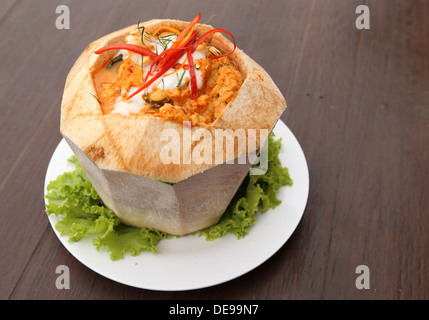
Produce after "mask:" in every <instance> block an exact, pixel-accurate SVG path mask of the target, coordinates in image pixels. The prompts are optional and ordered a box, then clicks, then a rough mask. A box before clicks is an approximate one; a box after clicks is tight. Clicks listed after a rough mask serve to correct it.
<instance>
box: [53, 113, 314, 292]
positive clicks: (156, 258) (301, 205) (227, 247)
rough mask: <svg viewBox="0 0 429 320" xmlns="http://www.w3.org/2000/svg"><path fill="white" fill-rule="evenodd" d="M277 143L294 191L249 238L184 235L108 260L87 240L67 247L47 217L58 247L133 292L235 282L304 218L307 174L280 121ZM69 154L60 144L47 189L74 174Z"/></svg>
mask: <svg viewBox="0 0 429 320" xmlns="http://www.w3.org/2000/svg"><path fill="white" fill-rule="evenodd" d="M274 133H275V135H276V138H279V137H281V138H282V148H281V151H280V155H279V157H280V160H281V162H282V164H283V166H286V167H288V168H289V173H290V175H291V177H292V179H293V182H294V184H293V186H285V187H282V188H281V189H280V192H279V194H278V197H279V199H280V200H282V203H281V204H280V205H279V206H278V207H277V208H275V209H270V210H269V211H267V212H266V213H264V214H259V215H258V216H257V220H256V224H255V225H254V226H253V227H251V229H250V230H249V234H248V235H247V236H246V237H244V238H242V239H239V240H238V239H237V238H236V237H235V236H234V235H232V234H228V235H226V236H224V237H222V238H220V239H217V240H214V241H207V240H206V239H205V237H197V236H185V237H181V238H172V239H167V240H162V241H161V242H160V243H159V244H158V246H157V247H158V249H159V251H158V252H157V253H155V254H153V253H152V252H143V253H142V254H140V255H139V256H137V257H132V256H129V255H128V256H125V258H124V259H123V260H119V261H112V260H111V259H110V256H109V253H108V252H107V251H102V250H100V251H97V249H96V248H95V246H94V245H93V244H92V240H91V239H83V240H81V241H79V242H68V237H66V236H63V237H61V236H60V235H59V233H58V232H57V230H55V223H56V222H57V218H56V216H55V215H49V216H48V217H49V220H50V223H51V225H52V227H53V229H54V231H55V233H56V234H57V236H58V238H59V239H60V241H61V242H62V244H63V245H64V246H65V247H66V248H67V250H68V251H69V252H70V253H71V254H72V255H73V256H74V257H75V258H76V259H78V260H79V261H80V262H82V263H83V264H84V265H86V266H87V267H88V268H90V269H92V270H93V271H95V272H97V273H99V274H101V275H102V276H104V277H106V278H109V279H111V280H114V281H117V282H119V283H122V284H126V285H129V286H133V287H138V288H143V289H151V290H162V291H178V290H191V289H198V288H204V287H209V286H213V285H217V284H220V283H223V282H226V281H229V280H232V279H234V278H237V277H239V276H241V275H243V274H245V273H247V272H249V271H251V270H253V269H254V268H256V267H258V266H259V265H260V264H262V263H263V262H265V261H266V260H267V259H269V258H270V257H271V256H272V255H273V254H274V253H276V252H277V251H278V250H279V249H280V248H281V247H282V246H283V245H284V243H285V242H286V241H287V240H288V239H289V237H290V236H291V235H292V233H293V232H294V230H295V228H296V227H297V225H298V223H299V221H300V220H301V217H302V215H303V213H304V209H305V206H306V204H307V198H308V192H309V173H308V167H307V162H306V159H305V156H304V153H303V151H302V149H301V146H300V145H299V143H298V141H297V139H296V138H295V136H294V135H293V133H292V132H291V131H290V130H289V128H288V127H287V126H286V125H285V124H284V123H283V122H282V121H279V122H278V123H277V125H276V127H275V128H274ZM71 155H73V153H72V151H71V149H70V148H69V146H68V145H67V143H66V141H65V140H64V139H63V140H61V142H60V143H59V145H58V146H57V148H56V150H55V152H54V153H53V155H52V158H51V161H50V163H49V166H48V169H47V173H46V179H45V194H46V187H47V185H48V183H49V182H50V181H51V180H55V179H56V178H57V176H58V175H60V174H62V173H63V172H66V171H71V170H73V169H74V167H73V165H72V164H70V163H69V162H68V161H67V159H68V158H69V157H70V156H71Z"/></svg>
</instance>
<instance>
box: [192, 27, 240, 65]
mask: <svg viewBox="0 0 429 320" xmlns="http://www.w3.org/2000/svg"><path fill="white" fill-rule="evenodd" d="M217 32H222V33H226V34H227V35H229V36H230V37H231V38H232V41H233V42H234V49H232V51H231V52H228V53H225V54H221V55H218V56H214V57H212V59H219V58H222V57H226V56H229V55H230V54H232V53H233V52H234V51H235V49H236V48H237V44H236V43H235V39H234V36H233V35H232V33H231V32H229V31H227V30H225V29H221V28H215V29H212V30H209V31H207V32H206V33H204V34H203V35H202V36H201V37H199V38H198V40H197V41H196V42H195V43H194V44H193V45H192V51H195V50H196V49H197V48H198V46H199V45H200V44H202V43H203V42H204V41H205V40H206V39H207V38H208V37H209V36H211V35H212V34H214V33H217Z"/></svg>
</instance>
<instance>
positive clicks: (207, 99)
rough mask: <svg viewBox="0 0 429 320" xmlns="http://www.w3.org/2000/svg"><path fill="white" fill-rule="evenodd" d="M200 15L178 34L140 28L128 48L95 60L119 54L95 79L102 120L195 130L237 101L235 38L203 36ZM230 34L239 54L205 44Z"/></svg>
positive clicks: (128, 39) (115, 47)
mask: <svg viewBox="0 0 429 320" xmlns="http://www.w3.org/2000/svg"><path fill="white" fill-rule="evenodd" d="M200 18H201V15H200V14H198V15H197V16H196V17H195V19H194V20H193V21H192V22H191V23H189V24H188V25H187V27H186V28H185V29H183V30H182V31H179V30H177V29H175V28H171V27H161V28H159V29H158V30H156V31H155V32H153V33H152V34H149V33H147V32H145V29H144V27H142V26H140V25H138V26H137V29H138V30H139V31H140V35H128V36H127V37H126V39H125V42H126V43H125V44H119V45H110V46H106V47H103V48H101V49H99V50H97V51H95V53H96V54H101V53H103V52H105V51H108V50H119V51H118V53H117V54H116V55H115V57H114V58H113V59H112V60H110V61H109V62H108V63H106V65H105V66H104V67H103V68H102V69H101V70H98V71H96V72H95V73H94V74H93V79H94V83H95V87H96V90H97V96H98V99H97V100H99V102H100V104H101V108H102V111H103V114H123V115H139V116H153V117H160V118H162V119H164V120H169V121H176V122H183V121H191V123H192V125H209V124H211V123H212V122H213V121H214V120H216V119H217V118H218V117H219V116H220V115H221V114H222V112H223V110H224V108H225V107H226V106H227V105H228V103H230V102H231V101H232V100H233V99H234V98H235V97H236V95H237V93H238V91H239V89H240V87H241V85H242V83H243V77H242V75H241V73H240V72H239V70H238V69H237V68H236V66H235V65H234V63H233V62H232V61H231V59H229V57H228V56H229V55H230V54H232V52H233V51H234V50H235V47H236V45H235V40H234V37H233V36H232V34H231V33H230V32H228V31H226V30H224V29H220V28H216V29H211V30H210V31H208V32H206V33H204V34H202V35H201V34H199V32H198V26H197V23H198V21H199V20H200ZM216 32H222V33H226V34H228V35H229V36H230V37H231V38H232V39H233V41H234V49H233V50H232V51H231V52H228V53H221V52H220V51H219V50H218V49H217V48H215V47H213V46H211V45H208V44H206V43H205V41H206V40H207V38H208V37H209V36H210V35H212V34H214V33H216Z"/></svg>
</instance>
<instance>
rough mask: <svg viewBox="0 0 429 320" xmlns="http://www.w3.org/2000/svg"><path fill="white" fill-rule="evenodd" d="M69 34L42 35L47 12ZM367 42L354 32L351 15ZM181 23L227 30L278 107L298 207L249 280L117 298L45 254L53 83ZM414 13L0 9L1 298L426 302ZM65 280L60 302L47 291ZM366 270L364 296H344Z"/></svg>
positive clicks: (17, 4)
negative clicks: (297, 149) (119, 38)
mask: <svg viewBox="0 0 429 320" xmlns="http://www.w3.org/2000/svg"><path fill="white" fill-rule="evenodd" d="M60 4H63V5H67V6H68V7H69V9H70V29H69V30H67V29H64V30H58V29H57V28H56V24H55V21H56V18H57V17H58V14H56V12H55V10H56V7H57V6H58V5H60ZM361 4H364V5H367V6H368V8H369V9H370V29H363V30H359V29H357V28H356V24H355V22H356V19H357V18H358V16H359V14H357V13H356V12H355V10H356V7H357V6H358V5H361ZM197 12H201V13H202V14H203V19H202V20H204V19H207V18H209V17H210V16H211V15H213V14H215V15H216V16H215V17H214V18H213V19H212V20H211V22H210V23H211V24H213V25H214V26H216V27H222V28H225V29H227V30H229V31H231V32H232V33H233V34H234V35H235V37H236V39H237V42H238V46H239V47H240V48H241V49H243V50H245V51H246V52H247V53H248V54H249V55H250V56H251V57H253V58H254V59H255V60H256V61H257V62H259V63H260V64H261V65H262V66H263V67H264V68H265V69H266V70H267V71H268V72H269V73H270V74H271V76H272V78H273V79H274V81H275V82H276V83H277V85H278V86H279V88H280V89H281V91H282V92H283V94H284V95H285V97H286V99H287V102H288V109H287V110H286V112H285V113H284V115H283V116H282V119H283V120H284V121H285V123H286V124H287V125H288V127H289V128H290V129H291V130H292V131H293V133H294V134H295V136H296V137H297V139H298V140H299V142H300V143H301V146H302V148H303V150H304V152H305V155H306V158H307V161H308V165H309V170H310V193H309V199H308V204H307V207H306V210H305V212H304V216H303V218H302V220H301V222H300V224H299V226H298V228H297V229H296V231H295V233H294V234H293V235H292V237H291V238H290V239H289V241H288V242H287V243H286V244H285V245H284V246H283V247H282V248H281V249H280V250H279V251H278V252H277V253H276V254H275V255H274V256H273V257H272V258H270V259H269V260H268V261H266V262H265V263H263V264H262V265H261V266H259V267H258V268H256V269H254V270H253V271H251V272H249V273H247V274H245V275H243V276H241V277H239V278H237V279H234V280H232V281H229V282H226V283H224V284H221V285H217V286H213V287H209V288H205V289H199V290H191V291H183V292H158V291H151V290H144V289H137V288H133V287H128V286H125V285H122V284H119V283H117V282H114V281H112V280H109V279H107V278H104V277H102V276H101V275H99V274H97V273H95V272H93V271H92V270H90V269H88V268H87V267H85V266H84V265H83V264H81V263H80V262H79V261H78V260H76V259H75V258H74V257H73V256H72V255H71V254H70V253H69V252H68V251H67V250H66V249H65V248H64V247H63V245H62V244H61V243H60V242H59V241H58V239H57V237H56V235H55V233H54V231H53V230H52V228H51V226H50V224H49V221H48V218H47V216H46V214H45V212H44V200H43V194H44V190H43V184H44V178H45V173H46V169H47V166H48V162H49V160H50V158H51V155H52V152H53V151H54V149H55V147H56V146H57V144H58V143H59V141H60V140H61V135H60V133H59V117H60V102H61V97H62V91H63V87H64V82H65V78H66V76H67V73H68V71H69V70H70V68H71V66H72V64H73V63H74V61H75V59H76V58H77V57H78V55H79V54H80V52H81V51H82V50H83V49H84V48H85V46H86V45H87V44H88V43H89V42H91V41H93V40H95V39H97V38H99V37H101V36H103V35H105V34H107V33H110V32H112V31H114V30H117V29H119V28H122V27H125V26H128V25H131V24H134V23H137V22H138V21H139V20H140V21H146V20H149V19H152V18H178V19H184V20H189V19H191V18H193V17H194V16H195V15H196V13H197ZM428 17H429V2H428V1H419V0H408V1H405V0H397V1H393V0H391V1H370V0H367V1H365V0H362V1H343V0H324V1H321V0H294V1H292V0H291V1H289V0H288V1H286V0H284V1H280V0H279V1H274V0H268V1H263V0H230V1H226V0H225V1H224V0H221V1H197V0H181V1H174V0H157V1H147V0H140V1H118V0H102V1H101V0H98V1H84V0H73V1H72V0H62V1H50V0H46V1H45V0H38V1H31V0H2V5H1V6H0V44H1V46H0V47H1V48H2V50H1V51H2V53H1V58H0V65H1V67H0V70H1V73H0V83H1V86H0V92H1V94H0V97H1V98H0V99H1V103H0V108H1V117H0V150H1V151H0V164H1V165H0V208H1V209H0V213H1V224H0V298H1V299H428V298H429V252H428V250H429V19H428ZM58 265H66V266H68V267H69V269H70V289H68V290H59V289H57V288H56V286H55V280H56V278H57V277H58V274H56V272H55V271H56V267H57V266H58ZM359 265H366V266H367V267H368V268H369V271H370V288H369V289H358V288H357V287H356V285H355V281H356V278H357V277H358V276H359V274H357V273H356V268H357V266H359Z"/></svg>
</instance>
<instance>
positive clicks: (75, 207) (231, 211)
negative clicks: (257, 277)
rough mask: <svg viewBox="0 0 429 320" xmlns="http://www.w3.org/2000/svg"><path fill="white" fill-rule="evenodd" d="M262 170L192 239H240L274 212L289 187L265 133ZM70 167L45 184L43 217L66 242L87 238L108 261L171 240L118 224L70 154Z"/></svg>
mask: <svg viewBox="0 0 429 320" xmlns="http://www.w3.org/2000/svg"><path fill="white" fill-rule="evenodd" d="M268 143H269V144H268V170H267V172H266V173H265V174H264V175H258V176H256V175H248V176H247V177H246V178H245V180H244V181H243V183H242V184H241V186H240V188H239V190H238V191H237V193H236V194H235V196H234V198H233V200H232V201H231V203H230V205H229V206H228V208H227V210H226V211H225V213H224V215H223V216H222V218H221V219H220V220H219V222H218V223H217V224H216V225H214V226H212V227H209V228H206V229H203V230H200V231H198V232H195V233H194V234H193V235H198V236H205V237H206V239H207V240H209V241H211V240H214V239H217V238H220V237H222V236H224V235H225V234H227V233H228V232H230V233H233V234H234V235H236V236H237V238H242V237H244V236H246V235H247V234H248V232H249V228H250V227H251V226H252V225H254V224H255V222H256V216H257V213H258V212H262V213H263V212H266V211H267V210H268V209H270V208H275V207H276V206H278V205H279V204H280V203H281V201H280V200H279V199H278V198H277V194H278V191H279V189H280V188H281V187H282V186H285V185H292V179H291V178H290V175H289V171H288V169H287V168H285V167H282V165H281V162H280V160H279V158H278V155H279V152H280V148H281V139H278V140H275V139H274V136H273V135H270V137H269V140H268ZM69 161H70V162H73V163H74V164H75V166H76V168H75V169H74V170H73V171H71V172H65V173H63V174H61V175H60V176H58V177H57V179H56V180H54V181H51V182H50V183H49V185H48V187H47V191H48V192H47V194H46V196H45V198H46V199H47V204H46V213H47V214H54V215H56V216H57V217H58V218H59V220H58V222H57V223H56V225H55V228H56V229H57V230H58V231H59V233H60V235H61V236H68V237H69V241H79V240H81V239H82V238H84V237H92V241H93V243H94V245H95V247H96V248H97V250H100V249H101V248H105V249H107V251H108V252H110V258H111V259H112V260H118V259H123V258H124V255H125V254H127V253H128V254H130V255H132V256H136V255H138V254H140V253H141V252H143V251H151V252H153V253H155V252H157V250H158V249H157V245H158V243H159V242H160V241H161V240H163V239H169V238H172V237H173V236H172V235H170V234H167V233H164V232H161V231H158V230H153V229H148V228H137V227H132V226H128V225H126V224H124V223H122V222H121V221H120V220H119V218H118V217H117V216H116V215H115V214H114V212H113V211H112V210H110V209H108V208H107V207H106V206H105V205H104V204H103V201H102V200H101V198H100V197H99V195H98V194H97V192H96V191H95V189H94V187H93V186H92V184H91V182H90V181H89V179H88V177H87V175H86V174H85V171H84V170H83V169H82V167H81V165H80V164H79V162H78V161H77V158H76V157H75V156H72V157H71V158H70V159H69Z"/></svg>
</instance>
